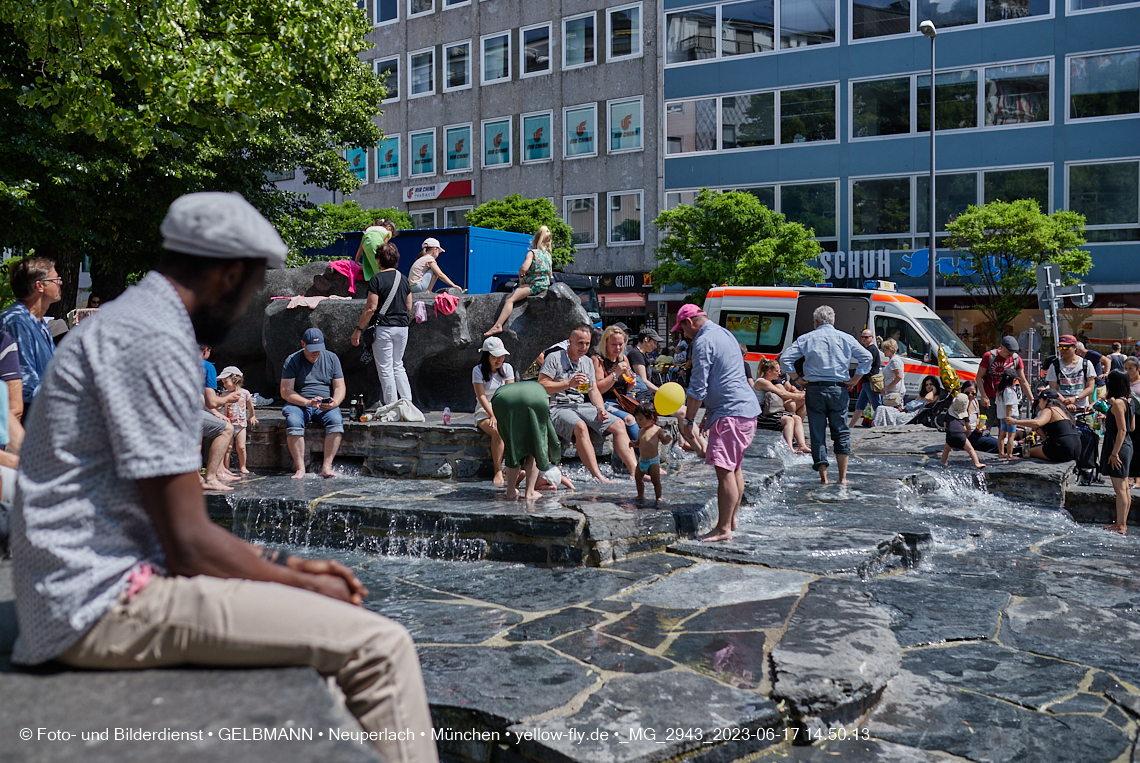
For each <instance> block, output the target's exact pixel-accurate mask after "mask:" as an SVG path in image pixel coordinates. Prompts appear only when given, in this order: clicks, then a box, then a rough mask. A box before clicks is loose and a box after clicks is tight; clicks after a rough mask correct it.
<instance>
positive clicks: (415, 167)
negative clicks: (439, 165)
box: [408, 129, 435, 177]
mask: <svg viewBox="0 0 1140 763" xmlns="http://www.w3.org/2000/svg"><path fill="white" fill-rule="evenodd" d="M408 147H409V156H410V159H411V164H410V165H409V166H410V167H411V172H410V173H409V175H408V176H409V177H426V176H430V175H434V174H435V130H434V129H433V130H426V131H423V132H413V133H408Z"/></svg>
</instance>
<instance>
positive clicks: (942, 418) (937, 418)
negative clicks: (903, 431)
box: [910, 395, 954, 430]
mask: <svg viewBox="0 0 1140 763" xmlns="http://www.w3.org/2000/svg"><path fill="white" fill-rule="evenodd" d="M952 402H954V396H953V395H943V396H942V397H940V398H938V399H937V400H935V401H934V402H933V403H930V404H929V405H927V406H926V407H925V408H923V409H922V410H921V411H919V412H918V415H917V416H915V417H914V418H913V419H911V420H910V423H911V424H921V425H922V426H924V427H930V428H931V429H940V430H944V429H946V419H948V418H949V417H950V404H951V403H952Z"/></svg>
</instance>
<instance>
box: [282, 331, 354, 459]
mask: <svg viewBox="0 0 1140 763" xmlns="http://www.w3.org/2000/svg"><path fill="white" fill-rule="evenodd" d="M345 390H346V388H345V386H344V371H343V370H342V369H341V366H340V358H338V357H337V355H336V353H335V352H329V351H328V350H326V349H325V335H324V334H323V333H321V330H320V329H318V328H311V329H307V330H306V331H305V336H304V337H303V338H302V339H301V349H300V350H297V352H295V353H293V354H292V355H290V356H289V357H287V358H285V367H284V368H283V369H282V371H281V399H282V400H284V401H285V405H284V406H283V407H282V408H281V415H282V416H284V417H285V443H286V444H287V445H288V447H289V455H290V456H292V457H293V466H294V467H296V470H295V471H294V472H293V479H295V480H299V479H301V478H302V477H304V476H305V426H306V425H307V424H308V423H309V422H310V421H312V420H313V419H317V420H318V421H320V422H321V425H322V426H323V427H324V428H325V450H324V454H323V456H324V457H323V459H322V461H323V463H322V464H321V476H322V477H324V478H326V479H329V478H332V477H335V476H336V472H334V471H333V468H332V467H333V459H334V458H336V452H337V450H339V449H340V441H341V438H343V437H344V417H343V416H342V415H341V413H340V404H341V403H342V402H344V395H345Z"/></svg>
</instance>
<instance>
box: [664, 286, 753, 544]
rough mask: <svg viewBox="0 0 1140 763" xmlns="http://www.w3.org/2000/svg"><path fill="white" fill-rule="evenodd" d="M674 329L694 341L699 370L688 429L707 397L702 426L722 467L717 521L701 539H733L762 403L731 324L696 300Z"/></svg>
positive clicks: (711, 455) (709, 455)
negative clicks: (745, 465) (715, 320)
mask: <svg viewBox="0 0 1140 763" xmlns="http://www.w3.org/2000/svg"><path fill="white" fill-rule="evenodd" d="M673 330H674V331H680V332H681V333H682V334H684V335H685V338H686V339H688V340H689V341H690V342H691V343H692V359H693V373H692V375H691V376H690V377H689V388H688V390H687V397H686V400H685V409H684V411H685V413H684V423H683V425H682V434H683V435H685V439H687V440H689V441H690V442H691V441H692V440H693V419H694V418H695V417H696V415H697V410H698V409H699V408H700V407H701V402H702V401H703V402H704V405H705V417H704V419H703V420H702V421H701V428H702V429H706V430H708V433H709V444H708V447H707V448H706V449H705V463H706V464H709V465H710V466H712V467H713V468H715V469H716V479H717V491H716V497H717V523H716V526H715V527H714V528H713V529H712V531H710V532H709V533H708V534H707V535H705V536H703V537H702V538H701V539H700V540H703V541H706V542H713V541H722V540H731V539H732V531H733V530H735V529H736V515H737V512H739V511H740V502H741V500H743V498H744V472H743V471H741V466H742V465H743V463H744V451H745V450H747V449H748V446H749V445H751V444H752V438H753V437H754V436H755V435H756V417H757V416H759V415H760V403H759V402H758V401H757V400H756V393H755V392H754V391H753V389H752V387H751V386H749V384H748V377H747V375H746V374H745V373H744V356H742V355H741V354H740V344H739V343H738V342H737V341H736V338H735V337H734V336H733V335H732V334H730V333H729V331H728V329H726V328H724V327H723V326H718V325H716V324H715V323H713V322H712V321H710V320H709V319H708V316H707V315H705V312H704V311H703V310H701V309H700V308H699V307H697V306H696V305H681V309H680V310H678V311H677V324H676V325H675V326H673Z"/></svg>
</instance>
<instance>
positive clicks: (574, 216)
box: [562, 194, 598, 249]
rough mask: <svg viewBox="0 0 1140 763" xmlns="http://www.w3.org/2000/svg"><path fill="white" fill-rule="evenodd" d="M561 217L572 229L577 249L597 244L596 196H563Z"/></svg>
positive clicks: (591, 247)
mask: <svg viewBox="0 0 1140 763" xmlns="http://www.w3.org/2000/svg"><path fill="white" fill-rule="evenodd" d="M562 219H563V220H565V221H566V224H567V225H569V226H570V229H571V230H572V231H573V236H572V239H571V240H572V241H573V243H574V246H576V247H578V248H579V249H593V248H594V247H596V246H597V245H598V198H597V196H595V195H594V194H590V195H589V196H564V197H563V198H562Z"/></svg>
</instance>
